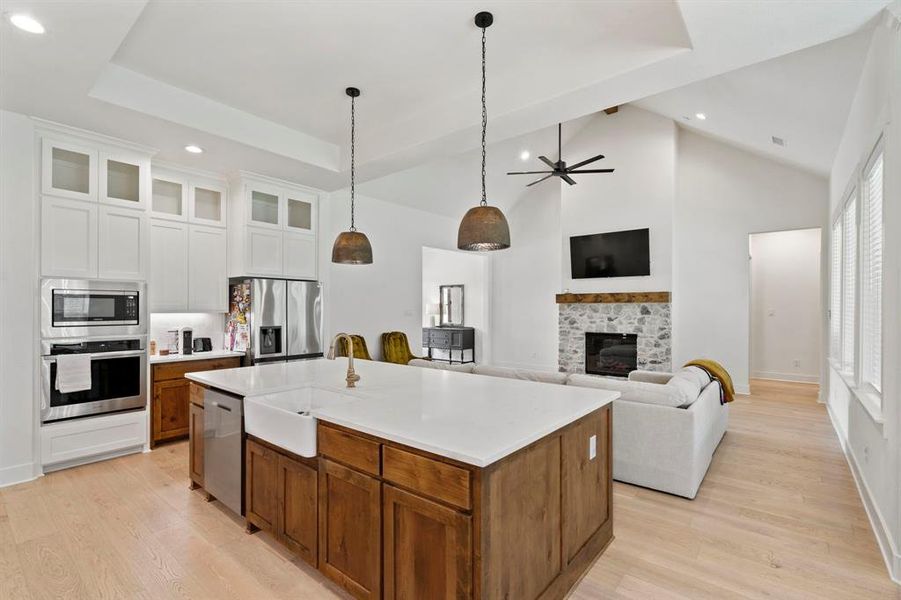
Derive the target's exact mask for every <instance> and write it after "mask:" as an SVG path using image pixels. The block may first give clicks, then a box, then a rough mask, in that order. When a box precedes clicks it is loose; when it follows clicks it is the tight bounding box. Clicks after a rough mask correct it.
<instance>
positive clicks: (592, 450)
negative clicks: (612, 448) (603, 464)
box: [588, 435, 598, 460]
mask: <svg viewBox="0 0 901 600" xmlns="http://www.w3.org/2000/svg"><path fill="white" fill-rule="evenodd" d="M597 455H598V436H596V435H593V436H591V437H590V438H588V460H594V459H595V458H596V457H597Z"/></svg>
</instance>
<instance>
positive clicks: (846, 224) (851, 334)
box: [841, 192, 857, 377]
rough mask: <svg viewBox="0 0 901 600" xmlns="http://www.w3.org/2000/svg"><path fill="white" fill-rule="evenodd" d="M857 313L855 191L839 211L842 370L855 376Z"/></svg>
mask: <svg viewBox="0 0 901 600" xmlns="http://www.w3.org/2000/svg"><path fill="white" fill-rule="evenodd" d="M856 312H857V193H856V192H854V193H852V195H851V199H850V200H848V203H847V204H846V205H845V209H844V211H843V212H842V360H841V371H842V373H844V374H845V375H849V376H852V377H853V376H854V375H855V368H856V361H855V355H856V341H855V340H856V339H857V338H856V322H855V318H856Z"/></svg>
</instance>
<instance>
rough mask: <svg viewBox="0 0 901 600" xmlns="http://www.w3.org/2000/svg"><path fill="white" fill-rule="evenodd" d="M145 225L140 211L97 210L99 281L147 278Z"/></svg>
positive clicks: (143, 212)
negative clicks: (98, 213) (98, 214)
mask: <svg viewBox="0 0 901 600" xmlns="http://www.w3.org/2000/svg"><path fill="white" fill-rule="evenodd" d="M148 225H149V222H148V218H147V213H146V212H145V211H143V210H135V209H131V208H118V207H115V206H102V205H101V206H100V272H99V274H100V277H101V278H103V279H123V280H129V279H135V280H142V279H145V278H146V276H147V252H148V247H149V244H148V240H147V237H148Z"/></svg>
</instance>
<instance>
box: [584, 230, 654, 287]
mask: <svg viewBox="0 0 901 600" xmlns="http://www.w3.org/2000/svg"><path fill="white" fill-rule="evenodd" d="M648 233H649V232H648V230H647V229H632V230H629V231H611V232H609V233H595V234H592V235H577V236H573V237H571V238H569V260H570V267H571V269H572V278H573V279H592V278H595V277H638V276H642V275H650V274H651V251H650V243H649V235H648Z"/></svg>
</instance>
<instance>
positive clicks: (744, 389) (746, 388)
mask: <svg viewBox="0 0 901 600" xmlns="http://www.w3.org/2000/svg"><path fill="white" fill-rule="evenodd" d="M732 387H733V388H734V389H735V393H736V394H738V395H739V396H750V395H751V386H750V385H748V384H744V385H736V384H733V385H732Z"/></svg>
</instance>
